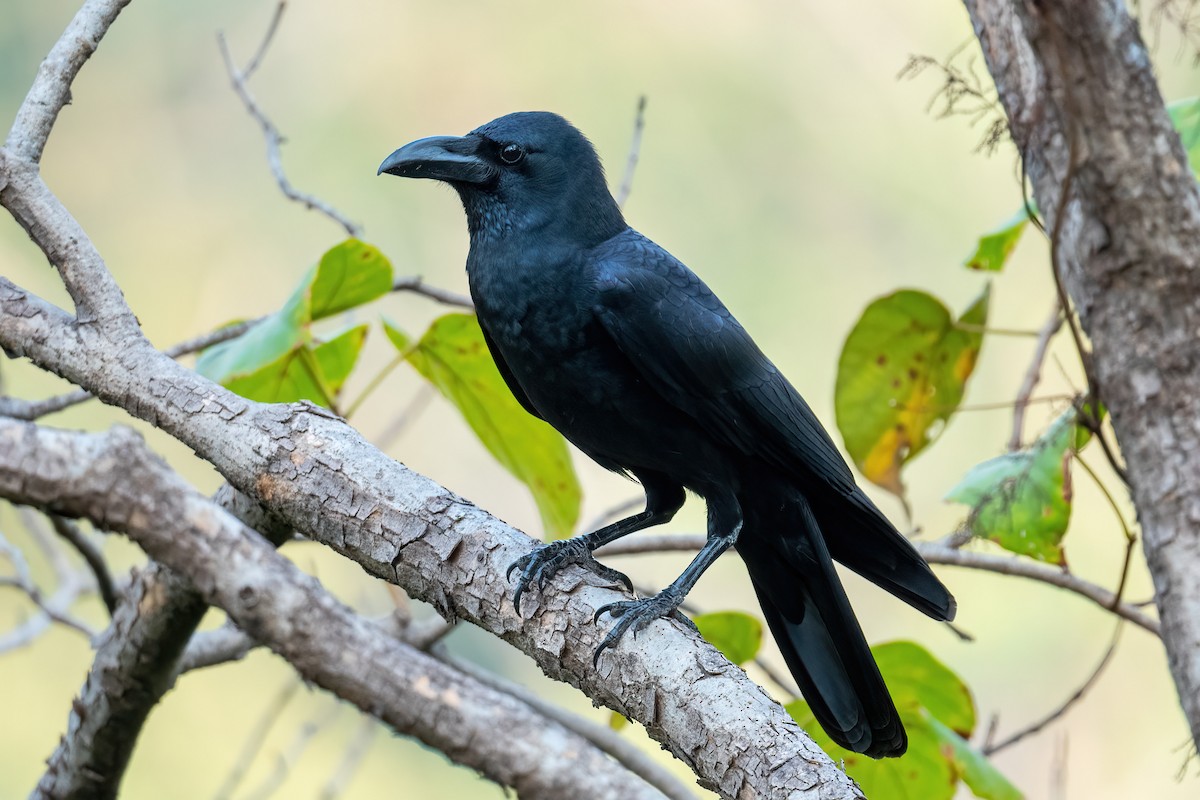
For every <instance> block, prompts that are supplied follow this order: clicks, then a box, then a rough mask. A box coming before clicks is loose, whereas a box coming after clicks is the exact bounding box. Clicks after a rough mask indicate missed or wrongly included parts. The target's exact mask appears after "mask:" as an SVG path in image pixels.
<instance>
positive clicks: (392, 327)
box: [383, 317, 413, 355]
mask: <svg viewBox="0 0 1200 800" xmlns="http://www.w3.org/2000/svg"><path fill="white" fill-rule="evenodd" d="M383 332H384V334H385V335H386V336H387V338H388V341H389V342H391V343H392V346H393V347H395V348H396V349H397V350H399V351H400V352H401V353H403V354H406V355H407V353H408V351H409V349H411V348H412V346H413V341H412V337H411V336H409V335H408V334H407V333H405V332H404V331H402V330H400V329H399V328H398V327H396V324H395V323H394V322H392V321H391V320H389V319H388V318H387V317H384V319H383Z"/></svg>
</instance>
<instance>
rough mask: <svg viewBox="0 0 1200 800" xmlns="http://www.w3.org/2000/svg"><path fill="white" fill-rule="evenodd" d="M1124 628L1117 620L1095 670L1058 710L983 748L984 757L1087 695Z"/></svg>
mask: <svg viewBox="0 0 1200 800" xmlns="http://www.w3.org/2000/svg"><path fill="white" fill-rule="evenodd" d="M1124 627H1125V622H1124V621H1123V620H1118V621H1117V628H1116V630H1115V631H1113V636H1112V641H1111V642H1109V644H1108V649H1107V650H1105V651H1104V656H1103V657H1102V658H1101V659H1100V662H1099V663H1098V664H1096V668H1095V669H1093V670H1092V673H1091V675H1089V676H1088V678H1087V680H1085V681H1084V682H1083V684H1082V685H1081V686H1080V687H1079V688H1078V689H1076V690H1075V691H1074V692H1072V693H1071V696H1070V697H1068V698H1067V699H1066V700H1065V701H1063V703H1062V704H1061V705H1060V706H1058V708H1056V709H1054V710H1053V711H1051V712H1050V713H1049V714H1047V715H1046V716H1044V717H1042V718H1041V719H1039V720H1037V721H1036V722H1034V723H1033V724H1031V725H1028V726H1026V727H1024V728H1022V729H1021V730H1019V731H1017V732H1016V733H1014V734H1013V735H1012V736H1009V737H1008V738H1007V739H1004V740H1003V741H1001V742H998V743H996V744H993V745H989V746H986V747H984V748H983V754H984V755H985V756H991V755H994V754H996V753H999V752H1000V751H1001V750H1004V749H1006V748H1008V747H1011V746H1012V745H1014V744H1016V743H1017V742H1019V741H1021V740H1022V739H1024V738H1025V737H1027V736H1032V735H1033V734H1035V733H1037V732H1038V731H1040V730H1042V729H1043V728H1045V727H1046V726H1047V725H1049V724H1050V723H1052V722H1054V721H1055V720H1056V719H1058V718H1059V717H1061V716H1062V715H1063V714H1066V713H1067V711H1069V710H1070V709H1071V707H1072V706H1073V705H1075V704H1076V703H1078V702H1079V701H1080V700H1082V699H1083V697H1084V695H1086V694H1087V692H1088V690H1089V689H1091V688H1092V686H1094V685H1095V684H1096V681H1097V680H1099V678H1100V675H1101V674H1102V673H1103V672H1104V670H1105V668H1106V667H1107V666H1108V663H1109V662H1110V661H1111V660H1112V657H1113V653H1115V652H1117V643H1118V642H1119V641H1120V640H1121V630H1122V629H1123V628H1124Z"/></svg>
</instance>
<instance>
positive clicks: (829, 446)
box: [379, 112, 955, 758]
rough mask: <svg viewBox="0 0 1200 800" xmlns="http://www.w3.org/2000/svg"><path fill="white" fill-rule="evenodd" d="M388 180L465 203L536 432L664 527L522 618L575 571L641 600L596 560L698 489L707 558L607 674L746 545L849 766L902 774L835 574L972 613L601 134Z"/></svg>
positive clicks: (629, 616) (564, 133) (634, 519)
mask: <svg viewBox="0 0 1200 800" xmlns="http://www.w3.org/2000/svg"><path fill="white" fill-rule="evenodd" d="M379 172H381V173H383V172H387V173H389V174H391V175H399V176H402V177H409V178H432V179H434V180H439V181H444V182H445V183H448V184H450V185H451V186H453V187H454V189H455V190H457V192H458V195H459V197H460V198H461V199H462V203H463V206H464V208H465V209H466V213H467V229H468V231H469V232H470V237H471V250H470V254H469V255H468V256H467V275H468V278H469V281H470V286H471V296H472V297H473V298H474V300H475V306H476V311H477V313H478V315H479V324H480V327H481V328H482V329H483V333H484V337H485V339H486V341H487V344H488V347H489V348H490V350H491V353H492V355H493V357H494V358H495V359H496V365H497V366H498V367H499V369H500V373H501V375H503V376H504V380H505V381H506V382H507V383H508V386H509V387H510V388H511V389H512V392H513V394H514V395H515V396H516V398H517V400H518V401H520V403H521V405H522V406H524V408H525V409H526V410H527V411H528V412H529V413H530V414H533V415H534V416H536V417H540V418H541V419H544V420H545V421H546V422H548V423H550V424H551V425H553V426H554V427H555V428H557V429H558V430H559V431H561V432H562V434H563V435H564V436H565V437H566V438H567V439H569V440H570V441H571V442H572V443H574V444H575V446H576V447H578V448H579V449H580V450H582V451H583V452H584V453H586V454H587V455H588V456H589V457H591V458H592V459H593V460H595V461H596V462H597V463H599V464H600V465H601V466H603V467H605V468H606V469H610V470H613V471H615V472H620V473H625V474H630V475H633V476H634V477H635V478H637V480H638V481H640V482H641V484H642V487H643V488H644V490H645V492H646V509H645V511H643V512H641V513H639V514H635V515H633V516H631V517H629V518H627V519H623V520H620V521H619V522H615V523H613V524H611V525H607V526H605V527H603V528H601V529H600V530H597V531H594V532H592V533H588V534H586V535H584V536H579V537H576V538H574V539H569V540H564V541H558V542H552V543H550V544H547V545H544V546H542V547H540V548H538V549H537V550H535V551H534V552H532V553H530V554H529V555H527V556H525V557H523V558H521V559H519V560H518V561H517V562H515V563H514V564H513V565H512V567H511V568H510V570H509V574H510V575H511V573H512V572H513V571H519V572H520V577H519V579H518V581H517V587H516V591H515V594H514V598H513V599H514V602H515V603H516V604H517V607H518V609H519V607H520V599H521V594H522V593H523V592H525V591H527V590H529V589H530V588H531V587H532V586H533V585H534V584H537V586H538V588H539V589H541V588H543V587H544V586H545V584H546V581H547V580H548V578H549V577H550V576H552V575H553V574H554V573H555V572H557V571H558V570H559V569H561V568H562V567H563V566H565V565H566V564H579V565H580V566H583V567H584V568H587V569H590V570H592V571H594V572H596V573H598V574H600V575H602V576H604V577H605V578H607V579H610V580H622V581H624V582H625V583H626V585H628V579H627V578H625V577H624V576H623V575H621V574H620V573H619V572H616V571H615V570H612V569H610V568H608V567H605V566H603V565H601V564H599V563H598V562H597V561H596V560H595V559H594V558H593V557H592V551H593V550H594V549H596V548H597V547H599V546H600V545H603V544H605V543H607V542H611V541H613V540H614V539H616V538H618V537H621V536H625V535H626V534H629V533H633V532H634V531H638V530H641V529H643V528H646V527H649V526H651V525H657V524H659V523H662V522H666V521H667V520H669V519H671V517H672V516H673V515H674V514H675V512H676V511H678V510H679V508H680V506H682V505H683V501H684V490H685V489H690V490H692V491H693V492H695V493H696V494H698V495H700V496H701V497H703V498H704V500H705V502H706V503H707V506H708V541H707V544H705V546H704V547H703V549H701V550H700V552H699V553H698V554H697V555H696V558H695V559H694V560H693V561H692V563H691V564H690V565H688V567H687V569H686V570H684V572H683V574H682V575H680V576H679V578H678V580H676V581H675V582H674V583H672V584H671V585H670V586H668V587H667V588H665V589H664V590H663V591H662V592H660V593H659V594H658V595H656V596H654V597H650V598H645V599H636V600H623V601H620V602H617V603H612V604H609V605H607V606H605V607H603V608H601V609H599V610H598V611H597V613H596V617H597V619H598V618H599V617H600V616H601V615H603V614H605V613H607V614H611V615H612V617H613V618H614V619H615V620H616V623H615V624H614V625H613V628H612V630H611V631H610V632H609V633H608V635H607V636H606V637H605V638H604V640H603V642H602V644H601V645H600V648H599V649H598V650H597V652H596V657H597V658H599V656H600V653H601V652H603V650H604V648H606V647H609V646H611V645H613V644H615V643H616V642H617V641H618V640H619V639H620V638H621V636H622V635H623V634H624V633H625V632H627V631H630V630H632V631H634V632H636V631H638V630H639V629H641V628H642V627H643V626H645V625H646V624H647V623H649V622H650V621H651V620H654V619H656V618H658V617H660V616H663V615H666V614H670V613H672V612H673V611H674V610H675V609H676V608H677V607H678V606H679V604H680V602H681V601H682V600H683V598H684V596H685V595H686V594H687V593H688V590H690V589H691V588H692V586H693V584H695V582H696V580H697V579H698V578H699V577H700V575H701V574H702V573H703V572H704V570H705V569H707V568H708V566H709V565H710V564H712V563H713V561H715V560H716V559H717V557H718V556H720V555H721V553H723V552H725V550H727V549H728V548H730V547H731V546H733V545H734V544H736V545H737V551H738V552H739V553H740V554H741V556H742V558H743V560H744V561H745V562H746V567H747V569H748V570H749V573H750V580H751V582H752V583H753V585H754V590H755V592H756V593H757V595H758V599H759V602H760V603H761V604H762V610H763V614H764V616H765V617H766V620H767V624H768V625H769V626H770V629H771V632H772V633H773V634H774V636H775V641H776V642H777V643H778V645H779V648H780V650H781V651H782V653H783V657H784V660H785V661H786V662H787V664H788V667H789V668H790V669H791V672H792V675H793V676H795V678H796V682H797V683H798V684H799V685H800V689H801V691H802V692H803V694H804V698H805V699H806V700H807V701H808V703H809V705H810V706H811V708H812V711H813V713H814V715H815V716H816V719H817V721H818V722H820V724H821V726H822V727H823V728H824V729H825V730H826V731H827V732H828V733H829V735H830V737H831V738H832V739H833V740H834V741H835V742H837V743H838V744H840V745H841V746H843V747H845V748H847V749H850V750H854V751H856V752H860V753H865V754H866V755H869V756H873V757H876V758H878V757H882V756H898V755H900V754H902V753H903V752H904V750H905V747H906V745H907V739H906V736H905V733H904V726H903V725H902V724H901V722H900V718H899V715H898V714H897V712H896V707H895V705H894V704H893V702H892V700H891V697H890V696H889V694H888V691H887V687H886V686H885V685H884V683H883V679H882V678H881V677H880V674H879V669H878V667H877V666H876V665H875V661H874V659H873V658H872V657H871V651H870V649H869V648H868V646H867V642H866V640H865V638H864V637H863V633H862V629H861V628H860V627H859V625H858V621H857V620H856V619H855V617H854V613H853V611H852V610H851V608H850V603H849V601H848V600H847V598H846V592H845V590H844V589H843V588H842V584H841V581H840V580H839V579H838V576H837V573H836V572H835V571H834V567H833V563H832V561H831V560H830V559H831V557H832V558H834V559H837V560H838V561H840V562H841V563H843V564H845V565H846V566H847V567H849V568H850V569H852V570H854V571H855V572H857V573H859V574H860V575H862V576H863V577H865V578H867V579H869V580H871V581H873V582H875V583H876V584H878V585H879V586H881V587H883V588H884V589H886V590H887V591H889V592H891V593H892V594H894V595H896V596H897V597H899V598H900V599H902V600H904V601H905V602H907V603H909V604H910V605H912V606H914V607H915V608H917V609H919V610H920V611H922V612H924V613H925V614H928V615H929V616H930V617H933V618H934V619H937V620H949V619H952V618H953V617H954V610H955V604H954V598H953V597H951V595H950V593H949V592H948V591H947V590H946V587H945V586H943V585H942V583H941V582H940V581H939V580H938V579H937V578H936V577H935V576H934V574H933V572H932V571H931V570H930V569H929V566H928V565H927V564H926V563H925V562H924V560H923V559H922V558H921V557H920V555H918V554H917V552H916V550H914V549H913V547H912V545H910V544H909V542H908V541H907V540H906V539H905V538H904V537H903V536H902V535H900V533H899V532H897V530H896V528H895V527H894V526H893V525H892V524H891V523H890V522H889V521H888V520H887V518H886V517H885V516H884V515H883V513H882V512H880V511H879V509H877V508H876V507H875V505H874V504H873V503H872V502H871V500H870V499H868V497H867V496H866V494H864V493H863V492H862V490H861V489H859V488H858V486H857V485H856V484H855V482H854V476H853V475H852V474H851V473H850V469H849V468H848V467H847V466H846V462H845V461H844V460H843V458H842V456H841V454H840V453H839V452H838V449H837V447H836V446H835V445H834V444H833V441H832V440H831V439H830V437H829V434H827V433H826V432H825V429H824V428H823V427H822V426H821V423H820V422H819V421H818V420H817V418H816V416H815V415H814V414H813V412H812V410H811V409H810V408H809V407H808V404H807V403H805V402H804V399H803V398H801V397H800V395H799V394H798V393H797V392H796V390H795V389H793V388H792V385H791V384H790V383H788V381H787V379H786V378H784V377H783V375H782V374H780V372H779V370H778V369H776V367H775V365H774V364H772V363H771V362H770V360H768V359H767V357H766V356H765V355H763V353H762V351H761V350H759V349H758V346H757V345H755V343H754V341H753V340H752V339H751V338H750V336H749V334H747V333H746V331H745V330H744V329H743V328H742V326H741V325H740V324H738V321H737V320H736V319H734V317H733V315H732V314H730V313H729V311H728V310H727V309H726V308H725V306H724V305H723V304H722V303H721V301H720V300H718V299H717V297H716V296H715V295H714V294H713V293H712V291H710V290H709V288H708V287H707V286H705V285H704V282H703V281H701V280H700V279H699V278H698V277H696V275H695V274H694V273H693V272H692V271H691V270H689V269H688V268H687V267H686V266H684V265H683V264H682V263H680V262H679V261H678V260H676V259H675V258H674V257H672V256H671V254H670V253H668V252H667V251H666V250H664V249H663V248H661V247H659V246H658V245H656V244H655V243H654V242H652V241H650V240H649V239H647V238H646V237H645V236H643V235H642V234H640V233H638V232H637V231H635V230H633V229H632V228H630V227H629V226H628V225H627V224H626V223H625V220H624V218H623V217H622V215H621V210H620V209H619V208H618V207H617V203H616V202H615V201H614V200H613V198H612V195H611V194H610V193H609V191H608V188H607V185H606V183H605V180H604V172H603V169H602V167H601V165H600V160H599V158H598V157H597V156H596V152H595V150H594V149H593V148H592V145H591V143H589V142H588V140H587V139H586V138H585V137H584V136H583V134H581V133H580V132H579V131H578V130H576V129H575V128H574V127H572V126H571V124H570V123H568V122H567V121H566V120H564V119H563V118H562V117H559V116H557V115H555V114H551V113H546V112H525V113H517V114H509V115H508V116H505V117H501V118H500V119H497V120H494V121H492V122H489V123H488V124H486V125H484V126H482V127H480V128H477V129H476V130H474V131H472V132H471V133H469V134H467V135H466V136H461V137H455V136H435V137H431V138H427V139H420V140H418V141H415V142H413V143H411V144H408V145H405V146H404V147H401V148H400V149H399V150H397V151H395V152H394V153H392V154H391V155H390V156H388V157H387V158H386V159H385V160H384V162H383V164H381V165H380V167H379Z"/></svg>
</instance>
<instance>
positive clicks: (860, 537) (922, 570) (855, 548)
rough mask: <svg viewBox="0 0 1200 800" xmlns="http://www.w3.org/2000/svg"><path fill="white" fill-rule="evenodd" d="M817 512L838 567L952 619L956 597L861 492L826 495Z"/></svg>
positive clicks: (932, 614)
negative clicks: (847, 569) (850, 570)
mask: <svg viewBox="0 0 1200 800" xmlns="http://www.w3.org/2000/svg"><path fill="white" fill-rule="evenodd" d="M834 501H836V502H834ZM813 512H814V513H815V514H816V516H817V520H818V521H819V523H820V526H821V530H822V532H823V533H824V538H825V543H826V544H827V545H828V547H829V554H830V555H832V556H833V557H834V558H835V559H836V560H837V561H838V562H840V563H842V564H844V565H846V566H847V567H848V568H850V569H852V570H854V571H855V572H857V573H858V574H859V575H861V576H863V577H864V578H866V579H867V580H869V581H871V582H872V583H874V584H876V585H878V586H879V587H880V588H881V589H884V590H886V591H888V592H890V593H891V594H893V595H895V596H896V597H898V598H900V599H901V600H903V601H904V602H906V603H908V604H909V605H910V606H912V607H913V608H915V609H917V610H918V611H920V612H921V613H923V614H926V615H927V616H930V617H932V618H933V619H936V620H939V621H948V620H952V619H954V614H955V611H956V610H957V608H958V606H957V604H956V603H955V601H954V597H953V595H951V594H950V592H949V590H947V589H946V587H945V586H944V585H943V584H942V582H941V581H940V580H938V578H937V576H936V575H934V574H933V570H931V569H930V568H929V565H928V564H926V563H925V559H923V558H921V554H920V553H918V552H917V551H916V548H914V547H913V546H912V542H910V541H908V539H905V538H904V536H903V535H902V534H901V533H900V532H899V531H897V530H896V528H895V526H894V525H892V523H891V522H889V521H888V519H887V517H885V516H884V515H883V512H882V511H880V510H879V509H878V508H876V507H875V504H874V503H872V502H871V500H870V498H868V497H867V496H866V495H865V494H863V492H862V490H860V489H855V491H854V494H852V495H851V496H850V497H846V496H844V495H837V496H833V497H829V496H826V499H825V501H824V502H823V503H814V508H813Z"/></svg>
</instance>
